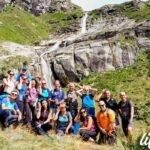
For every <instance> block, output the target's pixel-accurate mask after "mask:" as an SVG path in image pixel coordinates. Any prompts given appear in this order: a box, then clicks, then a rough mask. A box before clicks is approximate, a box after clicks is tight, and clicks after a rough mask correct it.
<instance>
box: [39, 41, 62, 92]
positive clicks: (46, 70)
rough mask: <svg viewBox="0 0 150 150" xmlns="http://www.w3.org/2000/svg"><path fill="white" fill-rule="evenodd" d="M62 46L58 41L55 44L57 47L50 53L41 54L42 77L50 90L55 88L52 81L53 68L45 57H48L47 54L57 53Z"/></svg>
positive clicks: (51, 49)
mask: <svg viewBox="0 0 150 150" xmlns="http://www.w3.org/2000/svg"><path fill="white" fill-rule="evenodd" d="M60 44H61V41H57V42H56V43H55V45H54V46H53V47H52V48H50V49H49V50H48V51H46V52H44V53H42V54H41V56H40V58H41V71H42V76H43V78H44V79H45V80H46V83H47V87H48V88H49V89H52V88H53V80H52V70H51V67H50V65H49V63H47V62H46V61H45V59H44V55H46V54H47V53H50V52H52V51H55V50H57V49H58V48H59V45H60Z"/></svg>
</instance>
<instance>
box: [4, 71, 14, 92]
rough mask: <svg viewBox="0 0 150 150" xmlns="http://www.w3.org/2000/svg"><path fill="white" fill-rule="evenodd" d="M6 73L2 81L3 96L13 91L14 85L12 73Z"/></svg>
mask: <svg viewBox="0 0 150 150" xmlns="http://www.w3.org/2000/svg"><path fill="white" fill-rule="evenodd" d="M7 73H8V75H7V78H4V79H3V88H4V91H3V92H4V93H3V94H6V95H9V94H10V93H11V92H12V91H13V90H14V89H15V86H16V83H15V78H14V72H13V71H11V70H9V71H8V72H7Z"/></svg>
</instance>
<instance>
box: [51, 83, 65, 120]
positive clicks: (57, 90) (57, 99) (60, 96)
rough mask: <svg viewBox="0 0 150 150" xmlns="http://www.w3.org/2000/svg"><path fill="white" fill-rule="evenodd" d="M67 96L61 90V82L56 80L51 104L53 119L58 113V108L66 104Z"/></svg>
mask: <svg viewBox="0 0 150 150" xmlns="http://www.w3.org/2000/svg"><path fill="white" fill-rule="evenodd" d="M64 98H65V94H64V92H63V90H62V89H61V85H60V81H59V80H56V81H55V83H54V90H51V91H50V94H49V102H50V110H51V118H52V119H53V118H54V115H55V113H56V111H57V107H58V106H59V105H60V104H61V103H63V102H64Z"/></svg>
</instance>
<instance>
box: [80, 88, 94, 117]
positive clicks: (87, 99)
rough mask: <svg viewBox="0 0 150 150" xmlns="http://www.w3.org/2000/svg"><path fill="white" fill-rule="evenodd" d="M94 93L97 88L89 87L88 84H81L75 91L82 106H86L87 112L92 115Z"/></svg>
mask: <svg viewBox="0 0 150 150" xmlns="http://www.w3.org/2000/svg"><path fill="white" fill-rule="evenodd" d="M96 93H97V89H94V88H91V87H89V86H83V87H81V89H79V90H78V91H77V94H78V95H79V96H80V97H81V99H82V108H86V109H87V111H88V114H89V115H90V116H92V117H95V106H94V105H95V104H94V96H95V95H96Z"/></svg>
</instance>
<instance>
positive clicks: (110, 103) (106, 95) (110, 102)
mask: <svg viewBox="0 0 150 150" xmlns="http://www.w3.org/2000/svg"><path fill="white" fill-rule="evenodd" d="M101 100H102V101H104V102H105V104H106V107H107V108H109V109H112V110H113V111H114V112H115V115H116V126H118V125H119V119H118V104H117V102H116V100H115V99H114V98H113V97H112V96H111V92H110V91H109V90H107V89H105V91H103V97H100V99H99V101H101Z"/></svg>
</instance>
